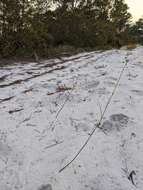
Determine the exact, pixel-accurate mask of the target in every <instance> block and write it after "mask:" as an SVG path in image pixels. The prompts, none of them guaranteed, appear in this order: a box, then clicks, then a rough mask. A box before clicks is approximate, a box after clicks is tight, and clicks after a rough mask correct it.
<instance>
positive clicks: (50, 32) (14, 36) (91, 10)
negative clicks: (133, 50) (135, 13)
mask: <svg viewBox="0 0 143 190" xmlns="http://www.w3.org/2000/svg"><path fill="white" fill-rule="evenodd" d="M142 29H143V19H140V20H139V21H138V22H137V23H135V24H134V25H133V24H132V23H131V14H130V13H129V11H128V6H127V4H126V3H125V2H124V0H12V1H11V0H0V58H1V59H2V58H12V57H13V58H16V57H20V58H33V57H42V58H44V57H51V56H60V55H61V54H62V55H63V54H64V55H71V54H73V53H77V52H81V51H84V50H86V51H87V50H97V49H110V48H120V47H121V46H124V45H127V44H134V43H138V42H141V41H143V39H142V38H143V35H142Z"/></svg>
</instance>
